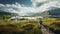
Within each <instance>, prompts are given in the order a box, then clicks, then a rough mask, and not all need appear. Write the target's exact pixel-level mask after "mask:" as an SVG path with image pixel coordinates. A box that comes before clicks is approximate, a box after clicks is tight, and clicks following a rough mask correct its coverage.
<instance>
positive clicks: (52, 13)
mask: <svg viewBox="0 0 60 34" xmlns="http://www.w3.org/2000/svg"><path fill="white" fill-rule="evenodd" d="M31 16H43V17H60V8H56V9H51V10H48V11H44V12H41V13H35V14H32V15H31Z"/></svg>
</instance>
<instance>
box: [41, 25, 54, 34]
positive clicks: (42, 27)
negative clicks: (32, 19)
mask: <svg viewBox="0 0 60 34" xmlns="http://www.w3.org/2000/svg"><path fill="white" fill-rule="evenodd" d="M41 31H42V33H43V34H54V33H53V32H52V31H50V30H49V29H46V28H45V27H44V26H43V25H41Z"/></svg>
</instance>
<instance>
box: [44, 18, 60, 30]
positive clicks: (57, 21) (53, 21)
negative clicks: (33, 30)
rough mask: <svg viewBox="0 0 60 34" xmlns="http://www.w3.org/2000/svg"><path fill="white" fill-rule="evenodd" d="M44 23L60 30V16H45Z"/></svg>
mask: <svg viewBox="0 0 60 34" xmlns="http://www.w3.org/2000/svg"><path fill="white" fill-rule="evenodd" d="M43 24H44V25H46V26H47V27H49V28H53V29H54V30H60V18H43Z"/></svg>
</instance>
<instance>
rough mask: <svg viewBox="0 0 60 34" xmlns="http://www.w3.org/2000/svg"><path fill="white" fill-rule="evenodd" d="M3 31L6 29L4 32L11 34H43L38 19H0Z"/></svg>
mask: <svg viewBox="0 0 60 34" xmlns="http://www.w3.org/2000/svg"><path fill="white" fill-rule="evenodd" d="M1 31H4V32H2V33H3V34H9V32H10V34H13V33H15V34H42V32H41V30H40V29H39V28H38V20H36V21H34V20H22V21H20V20H18V21H9V20H8V19H4V20H3V19H0V32H1ZM6 31H8V32H6ZM0 34H1V33H0Z"/></svg>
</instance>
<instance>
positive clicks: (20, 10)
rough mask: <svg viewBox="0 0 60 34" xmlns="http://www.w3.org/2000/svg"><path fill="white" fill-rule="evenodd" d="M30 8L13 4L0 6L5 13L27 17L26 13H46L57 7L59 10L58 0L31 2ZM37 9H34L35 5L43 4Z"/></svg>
mask: <svg viewBox="0 0 60 34" xmlns="http://www.w3.org/2000/svg"><path fill="white" fill-rule="evenodd" d="M31 2H32V7H25V6H24V5H23V4H22V5H21V4H19V3H15V4H5V5H4V4H0V10H4V11H7V12H12V13H17V14H19V15H27V14H28V13H37V12H42V11H47V10H48V8H50V7H59V8H60V1H59V0H53V1H52V0H31ZM43 2H47V3H44V4H42V5H41V6H39V7H36V6H37V4H39V3H43Z"/></svg>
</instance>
